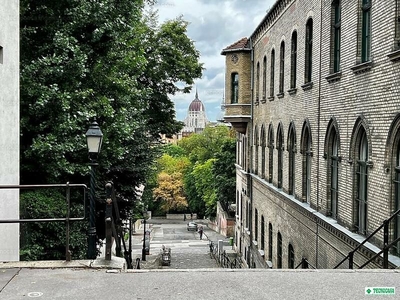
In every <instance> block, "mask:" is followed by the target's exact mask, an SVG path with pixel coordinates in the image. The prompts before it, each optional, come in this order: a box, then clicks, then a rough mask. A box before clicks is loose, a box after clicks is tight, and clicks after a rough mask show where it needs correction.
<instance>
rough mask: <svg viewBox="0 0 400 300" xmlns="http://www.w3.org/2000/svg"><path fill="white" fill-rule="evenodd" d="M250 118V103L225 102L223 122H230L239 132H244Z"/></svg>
mask: <svg viewBox="0 0 400 300" xmlns="http://www.w3.org/2000/svg"><path fill="white" fill-rule="evenodd" d="M250 119H251V104H241V103H235V104H225V115H224V120H225V122H229V123H231V124H232V127H233V128H234V129H235V130H236V131H237V132H240V133H243V134H245V133H246V129H247V123H248V122H250Z"/></svg>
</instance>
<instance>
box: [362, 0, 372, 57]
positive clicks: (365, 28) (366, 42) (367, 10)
mask: <svg viewBox="0 0 400 300" xmlns="http://www.w3.org/2000/svg"><path fill="white" fill-rule="evenodd" d="M371 6H372V0H361V7H360V12H361V22H360V25H361V31H360V33H361V41H360V44H361V62H367V61H370V60H371Z"/></svg>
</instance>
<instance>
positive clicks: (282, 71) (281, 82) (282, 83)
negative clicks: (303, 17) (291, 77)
mask: <svg viewBox="0 0 400 300" xmlns="http://www.w3.org/2000/svg"><path fill="white" fill-rule="evenodd" d="M279 56H280V60H279V94H280V95H283V93H284V86H285V41H282V42H281V47H280V52H279Z"/></svg>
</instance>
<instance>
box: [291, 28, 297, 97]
mask: <svg viewBox="0 0 400 300" xmlns="http://www.w3.org/2000/svg"><path fill="white" fill-rule="evenodd" d="M296 79H297V31H296V30H295V31H293V33H292V40H291V54H290V88H291V89H294V88H296V81H297V80H296Z"/></svg>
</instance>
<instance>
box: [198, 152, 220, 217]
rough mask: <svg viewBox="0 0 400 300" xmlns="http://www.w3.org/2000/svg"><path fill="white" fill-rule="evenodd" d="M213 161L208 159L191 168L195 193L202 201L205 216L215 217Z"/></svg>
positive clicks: (215, 200)
mask: <svg viewBox="0 0 400 300" xmlns="http://www.w3.org/2000/svg"><path fill="white" fill-rule="evenodd" d="M214 162H215V159H209V160H207V161H206V162H205V163H203V164H201V163H197V164H196V165H195V167H194V168H193V172H192V174H193V177H194V180H195V187H196V193H197V194H198V195H199V197H200V198H201V199H202V200H203V201H204V204H205V209H206V211H205V215H206V216H208V217H215V215H216V211H217V195H216V191H215V186H214V184H215V183H214V176H213V173H212V168H213V164H214Z"/></svg>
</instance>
